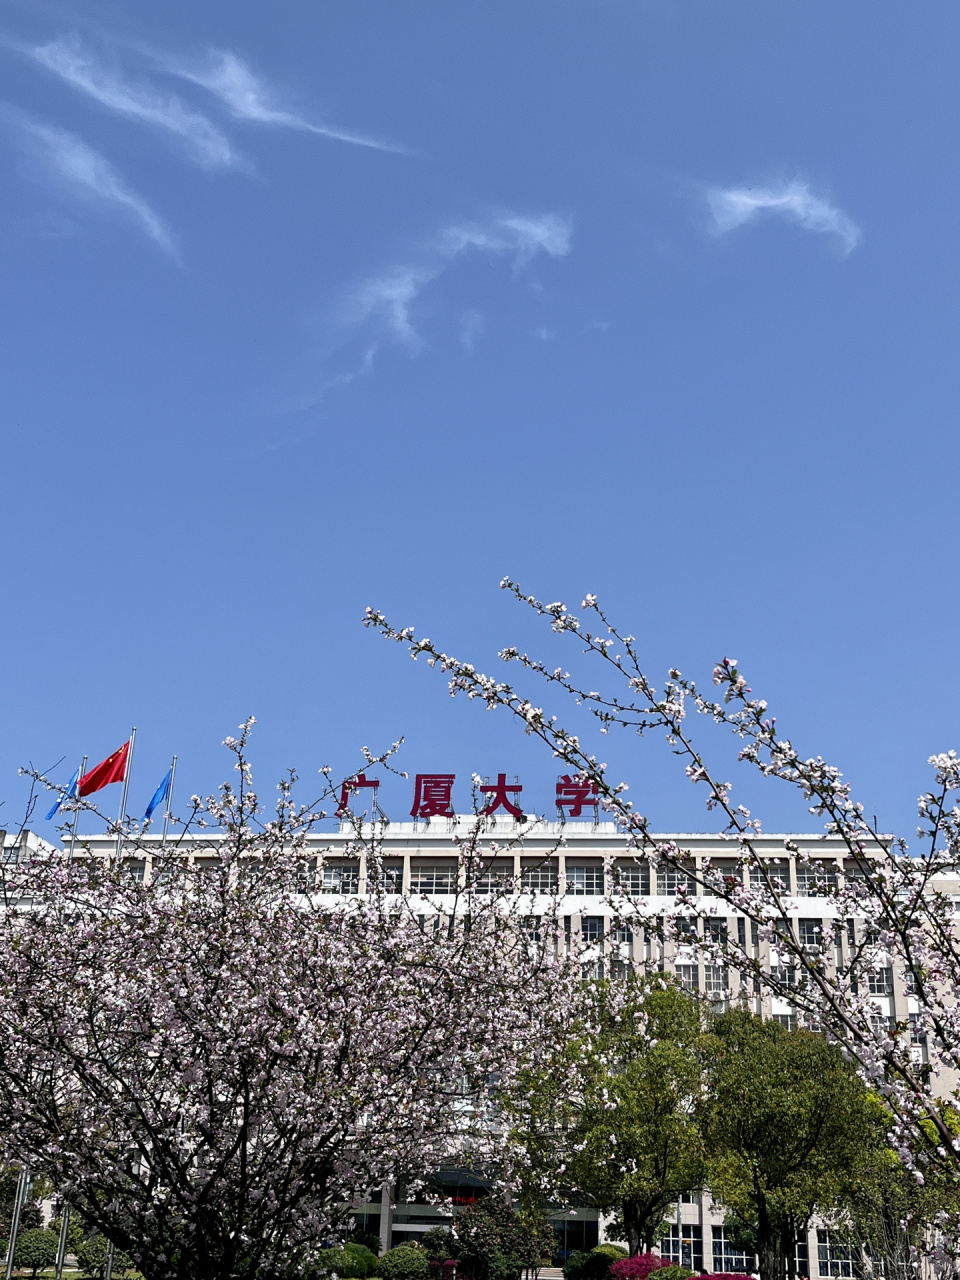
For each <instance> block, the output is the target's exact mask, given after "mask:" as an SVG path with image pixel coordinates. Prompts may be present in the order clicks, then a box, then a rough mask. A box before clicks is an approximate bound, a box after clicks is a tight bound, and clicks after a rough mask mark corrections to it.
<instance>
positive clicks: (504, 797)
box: [480, 773, 524, 822]
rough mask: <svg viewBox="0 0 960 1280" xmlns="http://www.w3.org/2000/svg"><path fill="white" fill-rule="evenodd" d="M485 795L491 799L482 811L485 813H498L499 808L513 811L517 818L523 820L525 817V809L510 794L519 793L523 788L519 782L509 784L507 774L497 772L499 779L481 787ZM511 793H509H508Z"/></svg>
mask: <svg viewBox="0 0 960 1280" xmlns="http://www.w3.org/2000/svg"><path fill="white" fill-rule="evenodd" d="M480 790H481V792H482V793H483V794H484V795H488V796H489V797H490V799H489V800H488V801H487V804H486V806H485V808H483V809H481V810H480V812H481V813H482V814H484V815H487V814H491V813H496V812H497V810H498V809H501V808H502V809H506V811H507V813H512V814H513V816H514V817H515V818H518V819H519V820H520V821H521V822H522V821H523V819H524V813H523V810H522V809H521V808H520V807H519V806H518V805H515V804H514V803H513V801H512V800H511V799H510V795H519V793H520V792H521V791H522V790H523V787H521V785H520V783H519V782H515V783H513V784H512V785H511V786H508V785H507V775H506V774H505V773H498V774H497V781H496V782H495V783H493V784H491V785H487V786H483V787H481V788H480ZM508 793H509V794H508Z"/></svg>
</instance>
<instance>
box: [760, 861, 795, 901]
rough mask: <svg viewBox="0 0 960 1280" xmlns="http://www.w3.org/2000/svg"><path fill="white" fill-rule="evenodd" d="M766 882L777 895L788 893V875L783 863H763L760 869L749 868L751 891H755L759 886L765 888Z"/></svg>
mask: <svg viewBox="0 0 960 1280" xmlns="http://www.w3.org/2000/svg"><path fill="white" fill-rule="evenodd" d="M764 873H766V874H764ZM767 880H769V882H770V884H771V885H772V886H773V888H774V889H776V891H777V893H788V892H789V891H790V873H789V872H788V870H787V867H786V864H785V863H783V862H765V863H764V864H763V868H762V869H761V868H760V867H751V868H750V887H751V888H752V889H756V888H757V887H758V886H759V885H763V886H764V887H766V884H767Z"/></svg>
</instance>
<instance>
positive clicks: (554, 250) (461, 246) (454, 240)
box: [437, 213, 573, 266]
mask: <svg viewBox="0 0 960 1280" xmlns="http://www.w3.org/2000/svg"><path fill="white" fill-rule="evenodd" d="M572 234H573V228H572V226H571V225H570V220H569V219H568V218H561V217H560V216H559V214H556V213H544V214H541V215H540V216H539V217H535V218H520V217H508V218H497V219H496V220H495V221H494V222H490V223H487V224H482V223H463V224H459V225H455V226H450V227H445V228H444V230H443V231H442V232H441V233H440V237H439V240H438V244H437V248H438V249H439V251H440V252H441V253H442V254H444V255H445V256H447V257H451V258H453V257H456V256H457V255H458V254H461V253H465V252H466V251H467V250H468V249H480V250H482V251H483V252H485V253H513V254H515V255H516V262H517V264H518V265H519V266H522V265H523V264H524V263H526V262H529V261H530V259H531V258H532V257H533V256H534V255H535V254H537V253H540V252H543V253H547V254H549V255H550V256H551V257H553V258H563V257H565V256H566V255H567V254H568V253H569V252H570V246H571V237H572Z"/></svg>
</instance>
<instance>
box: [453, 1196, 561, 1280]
mask: <svg viewBox="0 0 960 1280" xmlns="http://www.w3.org/2000/svg"><path fill="white" fill-rule="evenodd" d="M454 1229H455V1232H456V1239H457V1257H458V1259H459V1262H458V1267H457V1271H458V1274H460V1275H462V1276H464V1277H466V1280H519V1277H520V1275H521V1274H522V1273H523V1272H524V1271H536V1270H537V1269H538V1268H539V1267H540V1266H541V1264H542V1263H543V1261H544V1259H545V1258H548V1257H549V1256H550V1254H551V1253H552V1252H553V1250H554V1248H555V1247H556V1235H555V1233H554V1231H553V1229H552V1228H551V1227H549V1226H548V1225H547V1223H546V1222H545V1221H543V1220H542V1219H538V1218H536V1217H535V1216H533V1215H531V1214H530V1213H529V1212H527V1213H524V1214H517V1213H516V1212H515V1211H514V1209H513V1206H512V1205H511V1204H510V1202H509V1201H508V1200H506V1199H504V1198H503V1197H501V1196H489V1197H487V1198H486V1199H484V1200H480V1201H478V1202H477V1203H476V1204H472V1205H468V1206H467V1208H466V1209H464V1210H463V1211H462V1212H461V1213H460V1214H459V1215H458V1216H457V1220H456V1223H455V1227H454Z"/></svg>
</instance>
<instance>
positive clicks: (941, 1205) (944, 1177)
mask: <svg viewBox="0 0 960 1280" xmlns="http://www.w3.org/2000/svg"><path fill="white" fill-rule="evenodd" d="M867 1112H868V1117H869V1120H870V1123H871V1127H872V1129H873V1136H874V1144H873V1150H872V1151H871V1152H870V1153H869V1155H868V1158H867V1159H865V1160H863V1161H862V1162H861V1164H860V1165H859V1167H858V1168H857V1170H856V1172H855V1176H854V1178H853V1181H852V1183H851V1184H850V1186H849V1187H848V1188H847V1189H846V1192H845V1194H844V1195H843V1197H842V1199H841V1201H840V1204H839V1205H838V1210H837V1212H836V1213H835V1214H834V1215H833V1216H832V1218H831V1220H830V1224H831V1231H834V1232H835V1233H836V1234H837V1236H838V1237H839V1238H840V1239H841V1240H842V1241H843V1242H844V1243H845V1245H846V1247H847V1249H848V1251H849V1253H850V1256H851V1258H852V1259H853V1261H854V1265H855V1267H856V1268H857V1270H858V1271H859V1272H862V1273H863V1275H864V1276H865V1277H874V1276H876V1275H877V1274H878V1270H882V1273H883V1276H884V1280H912V1278H913V1277H914V1276H915V1275H916V1263H915V1254H914V1250H917V1249H924V1248H925V1247H928V1246H929V1244H930V1241H931V1238H935V1237H936V1236H937V1235H938V1234H939V1230H938V1227H939V1224H942V1221H943V1217H942V1215H947V1216H948V1217H949V1216H953V1217H956V1215H957V1214H958V1212H960V1188H958V1186H957V1184H956V1182H955V1180H954V1179H953V1178H952V1177H950V1176H949V1174H944V1173H943V1172H942V1171H941V1170H940V1169H938V1167H937V1166H936V1165H933V1166H931V1164H930V1162H929V1161H928V1159H927V1158H926V1157H927V1155H928V1150H929V1148H931V1147H936V1145H937V1143H938V1142H939V1138H940V1135H939V1132H938V1131H937V1130H936V1129H935V1128H934V1127H933V1126H932V1125H927V1126H924V1125H921V1127H920V1134H919V1149H915V1150H914V1152H913V1159H914V1163H915V1164H917V1165H918V1166H919V1167H922V1168H924V1169H925V1173H924V1177H923V1180H922V1181H921V1182H918V1181H917V1177H916V1175H915V1173H914V1172H913V1170H911V1169H909V1168H907V1167H906V1166H905V1165H904V1163H903V1161H902V1160H901V1158H900V1156H899V1155H898V1153H897V1152H896V1151H894V1150H893V1149H892V1148H891V1147H890V1145H889V1142H888V1140H887V1132H888V1130H889V1128H890V1121H891V1116H890V1113H889V1111H888V1110H887V1108H886V1107H885V1106H884V1105H883V1103H882V1102H881V1100H880V1099H879V1098H878V1097H877V1096H876V1095H875V1094H871V1095H870V1096H869V1098H868V1105H867ZM940 1114H941V1119H942V1121H943V1124H944V1126H945V1127H946V1128H948V1129H949V1131H950V1132H951V1133H953V1134H960V1114H958V1113H957V1111H956V1110H955V1109H954V1108H953V1107H951V1106H949V1105H944V1104H941V1106H940ZM917 1145H918V1144H917V1143H916V1142H915V1143H914V1146H915V1147H917ZM878 1262H880V1263H882V1266H881V1267H880V1268H878V1266H877V1264H878Z"/></svg>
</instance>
